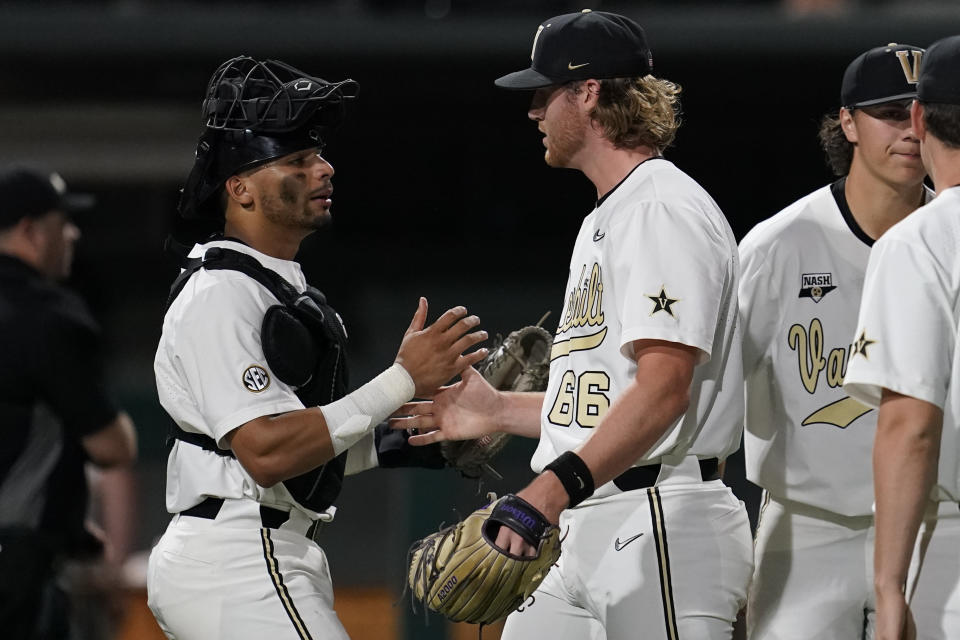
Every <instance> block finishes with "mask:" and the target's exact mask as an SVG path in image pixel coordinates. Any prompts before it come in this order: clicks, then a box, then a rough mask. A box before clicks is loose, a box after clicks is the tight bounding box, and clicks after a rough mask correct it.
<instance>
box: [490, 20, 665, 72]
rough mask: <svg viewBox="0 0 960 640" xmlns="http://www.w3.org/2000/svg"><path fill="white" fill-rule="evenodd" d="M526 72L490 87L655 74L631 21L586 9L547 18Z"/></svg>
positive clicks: (641, 36) (647, 49)
mask: <svg viewBox="0 0 960 640" xmlns="http://www.w3.org/2000/svg"><path fill="white" fill-rule="evenodd" d="M530 59H531V60H532V64H531V65H530V68H529V69H524V70H523V71H517V72H514V73H508V74H507V75H505V76H503V77H501V78H497V79H496V80H495V81H494V82H495V83H496V85H497V86H498V87H503V88H504V89H539V88H540V87H549V86H551V85H558V84H563V83H565V82H570V81H572V80H586V79H588V78H597V79H602V78H635V77H638V76H645V75H647V74H648V73H651V72H652V71H653V56H652V55H651V53H650V47H649V46H648V45H647V38H646V36H645V35H644V33H643V29H642V28H641V27H640V25H638V24H637V23H636V22H634V21H633V20H631V19H630V18H627V17H624V16H621V15H617V14H615V13H606V12H603V11H591V10H590V9H584V10H583V11H581V12H579V13H566V14H564V15H561V16H556V17H555V18H550V19H549V20H546V21H545V22H543V23H542V24H541V25H540V28H538V29H537V34H536V35H535V36H534V38H533V51H532V52H531V54H530Z"/></svg>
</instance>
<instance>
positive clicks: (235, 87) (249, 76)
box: [177, 56, 359, 219]
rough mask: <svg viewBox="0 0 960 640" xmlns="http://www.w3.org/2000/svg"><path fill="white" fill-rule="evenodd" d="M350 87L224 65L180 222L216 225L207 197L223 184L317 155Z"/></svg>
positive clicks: (215, 80)
mask: <svg viewBox="0 0 960 640" xmlns="http://www.w3.org/2000/svg"><path fill="white" fill-rule="evenodd" d="M358 90H359V86H358V85H357V83H356V82H354V81H353V80H349V79H348V80H343V81H342V82H327V81H326V80H324V79H322V78H317V77H314V76H310V75H307V74H306V73H304V72H302V71H300V70H298V69H295V68H294V67H291V66H290V65H288V64H286V63H283V62H280V61H278V60H265V61H262V62H261V61H258V60H254V59H253V58H250V57H247V56H240V57H237V58H233V59H232V60H228V61H226V62H224V63H223V64H222V65H220V68H218V69H217V70H216V71H215V72H214V73H213V76H212V77H211V78H210V82H209V84H208V85H207V93H206V97H205V99H204V101H203V110H202V114H203V124H204V127H205V129H204V132H203V134H201V136H200V140H199V142H198V144H197V153H196V161H195V162H194V165H193V169H192V170H191V171H190V175H189V176H188V177H187V182H186V185H184V187H183V190H182V192H181V194H180V204H179V205H178V207H177V209H178V211H179V212H180V215H182V216H183V217H184V218H188V219H199V218H219V217H221V216H222V213H223V212H222V211H221V210H220V207H219V206H218V204H217V202H216V198H214V196H215V195H216V194H217V193H219V191H220V188H221V187H222V186H223V183H224V182H226V180H227V178H229V177H230V176H232V175H236V174H237V173H239V172H241V171H245V170H248V169H252V168H254V167H256V166H258V165H261V164H264V163H266V162H269V161H270V160H274V159H276V158H280V157H283V156H285V155H288V154H290V153H295V152H297V151H302V150H304V149H310V148H312V147H316V148H318V149H320V148H322V147H323V140H324V136H326V135H327V134H328V133H329V132H330V131H331V130H333V129H334V128H335V127H336V126H337V125H338V124H340V122H341V121H342V120H343V117H344V112H345V101H346V100H348V99H351V98H355V97H356V96H357V93H358Z"/></svg>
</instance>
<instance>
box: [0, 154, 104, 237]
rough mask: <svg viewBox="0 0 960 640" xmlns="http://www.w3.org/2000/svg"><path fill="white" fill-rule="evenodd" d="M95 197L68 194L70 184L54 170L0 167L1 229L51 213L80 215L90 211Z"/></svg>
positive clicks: (14, 166) (16, 166) (17, 166)
mask: <svg viewBox="0 0 960 640" xmlns="http://www.w3.org/2000/svg"><path fill="white" fill-rule="evenodd" d="M93 204H94V199H93V196H91V195H87V194H81V193H70V192H69V191H67V183H66V182H64V181H63V178H61V177H60V175H59V174H57V173H54V172H52V171H45V170H41V169H36V168H31V167H25V166H21V165H13V166H7V167H2V168H0V229H6V228H8V227H12V226H13V225H15V224H17V223H18V222H19V221H20V220H21V219H22V218H27V217H30V218H38V217H40V216H42V215H45V214H47V213H49V212H51V211H63V212H64V213H78V212H80V211H85V210H87V209H90V208H91V207H92V206H93Z"/></svg>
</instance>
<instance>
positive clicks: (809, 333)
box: [787, 318, 849, 393]
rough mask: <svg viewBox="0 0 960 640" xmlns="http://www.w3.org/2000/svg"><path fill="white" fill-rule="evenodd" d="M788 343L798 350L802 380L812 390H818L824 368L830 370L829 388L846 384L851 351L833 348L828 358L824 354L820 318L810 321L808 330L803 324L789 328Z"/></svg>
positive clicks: (806, 387)
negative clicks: (845, 379)
mask: <svg viewBox="0 0 960 640" xmlns="http://www.w3.org/2000/svg"><path fill="white" fill-rule="evenodd" d="M787 344H789V345H790V348H791V349H793V350H794V351H796V352H797V363H798V365H799V368H800V380H801V381H802V382H803V387H804V389H806V390H807V391H808V392H809V393H814V392H815V391H816V390H817V382H818V381H819V379H820V373H821V372H822V371H823V370H824V369H826V371H827V384H828V385H829V386H830V387H833V388H836V387H839V386H840V385H842V384H843V376H844V375H846V372H847V360H848V355H849V353H848V350H847V349H840V348H837V349H831V350H830V353H829V354H827V357H826V358H824V357H823V325H822V324H821V322H820V319H819V318H814V319H813V320H811V321H810V328H809V330H808V329H806V328H805V327H804V326H803V325H801V324H795V325H793V326H792V327H790V332H789V333H788V334H787Z"/></svg>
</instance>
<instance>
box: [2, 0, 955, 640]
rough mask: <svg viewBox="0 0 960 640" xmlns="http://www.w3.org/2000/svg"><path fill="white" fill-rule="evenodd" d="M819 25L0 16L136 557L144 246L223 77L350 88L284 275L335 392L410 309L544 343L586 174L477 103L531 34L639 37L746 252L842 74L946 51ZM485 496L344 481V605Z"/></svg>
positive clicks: (391, 474)
mask: <svg viewBox="0 0 960 640" xmlns="http://www.w3.org/2000/svg"><path fill="white" fill-rule="evenodd" d="M794 4H798V3H794ZM837 4H838V8H836V9H834V10H830V11H827V12H825V13H820V12H813V13H809V14H799V13H797V12H791V11H788V9H787V8H786V7H785V6H781V5H779V4H778V3H775V2H710V3H704V4H702V5H700V4H694V3H690V2H669V1H665V2H661V3H655V2H632V3H629V2H619V3H617V2H600V1H599V0H593V1H584V2H583V3H582V4H575V3H570V2H564V1H556V0H539V1H534V0H524V1H517V2H507V1H506V0H500V1H490V2H480V1H474V2H471V1H468V0H467V1H459V0H429V1H426V2H424V1H423V0H419V1H413V0H409V1H402V2H390V1H387V0H366V1H363V0H341V1H337V2H322V1H318V2H309V3H308V2H259V3H258V2H233V3H228V2H209V3H199V2H198V3H195V4H189V3H174V2H162V1H155V2H147V1H142V2H137V1H125V2H124V1H118V2H90V3H87V2H72V3H71V2H60V3H46V2H43V3H41V2H4V3H0V59H2V60H3V63H2V65H0V161H2V162H11V161H29V162H33V163H41V164H44V165H46V166H49V167H51V168H54V169H57V170H59V171H60V172H61V173H62V174H63V176H64V177H65V178H66V179H67V181H68V183H69V184H70V185H71V186H72V187H73V188H74V189H76V190H83V191H87V192H90V193H94V194H95V195H96V196H97V198H98V202H99V205H98V207H97V209H96V211H95V212H92V213H90V214H89V215H87V216H86V217H84V218H83V219H81V220H80V223H81V224H80V226H81V228H82V230H83V233H84V236H83V239H82V240H81V243H80V245H79V248H78V255H77V260H76V265H75V270H74V277H73V278H72V280H71V285H72V286H73V287H75V288H76V289H78V290H79V291H80V292H81V293H82V294H83V295H84V296H85V297H86V298H87V299H88V301H89V302H90V304H91V306H92V307H93V310H94V312H95V314H96V315H97V317H98V318H99V319H100V320H101V322H102V324H103V326H104V328H105V333H106V339H107V346H108V350H109V367H110V372H111V375H110V380H111V382H112V385H113V390H114V392H115V394H116V397H117V398H118V400H119V402H120V404H122V405H123V406H124V407H125V408H127V409H128V410H129V412H130V413H131V414H132V416H133V418H134V420H135V422H136V424H137V426H138V430H139V437H140V445H141V456H140V462H139V464H138V482H139V494H140V496H141V499H140V507H139V509H140V512H139V514H138V541H139V544H138V547H139V548H141V549H142V550H144V551H146V550H147V549H149V547H150V545H151V543H152V541H153V539H154V538H155V537H156V536H158V535H159V534H160V533H161V532H162V530H163V527H164V526H165V525H166V521H167V518H168V516H167V514H166V513H165V510H164V506H163V474H164V462H165V456H164V437H165V432H166V426H167V422H166V421H167V418H166V416H165V414H164V413H163V412H162V410H161V409H160V407H159V405H158V403H157V400H156V394H155V389H154V386H153V377H152V360H153V350H154V348H155V345H156V342H157V339H158V336H159V330H160V322H161V318H162V315H163V308H164V299H165V295H166V289H167V287H168V285H169V283H170V281H171V280H172V278H173V277H174V276H175V274H176V267H175V266H174V263H173V261H172V260H170V259H168V258H166V257H165V256H164V253H163V250H162V245H163V241H164V238H165V237H166V236H167V235H169V234H171V233H172V234H174V235H175V236H176V237H177V238H179V239H180V240H181V241H187V240H191V239H194V237H195V236H196V235H197V234H199V233H200V232H201V231H202V230H201V229H198V228H195V227H189V226H186V225H184V224H182V223H180V222H179V221H178V220H177V218H176V214H175V205H176V201H177V195H178V187H179V184H180V182H181V181H182V179H183V177H184V176H185V175H186V173H187V172H188V171H189V168H190V166H191V162H192V154H193V145H194V142H195V139H196V136H197V135H198V134H199V131H200V127H199V125H200V123H199V111H200V100H201V96H202V92H203V89H204V87H205V84H206V81H207V78H208V77H209V75H210V73H211V72H212V71H213V69H214V68H216V66H217V65H218V64H219V63H220V62H222V61H223V60H225V59H227V58H229V57H232V56H235V55H239V54H247V55H252V56H254V57H258V58H262V57H271V58H278V59H281V60H284V61H286V62H289V63H291V64H293V65H294V66H297V67H299V68H302V69H304V70H306V71H308V72H311V73H315V74H317V75H321V76H323V77H326V78H328V79H331V80H339V79H342V78H345V77H351V78H353V79H355V80H357V81H358V82H359V83H360V87H361V91H360V97H359V99H358V100H357V101H356V102H355V104H353V105H352V108H351V110H350V112H349V118H348V121H347V123H346V124H345V125H344V126H343V127H342V129H341V130H340V132H339V135H338V137H337V138H336V139H334V140H333V141H331V144H330V145H329V148H328V150H327V153H326V154H325V156H326V157H327V158H328V159H329V160H330V161H331V162H332V163H333V165H334V166H335V168H336V171H337V174H336V177H335V179H334V184H335V189H336V190H335V193H334V207H333V213H334V224H333V226H332V227H330V228H329V229H327V230H325V231H323V232H321V233H319V234H317V235H316V236H315V237H312V238H310V239H309V240H308V241H307V242H305V243H304V245H303V248H302V251H301V255H300V259H301V262H302V264H303V266H304V269H305V271H306V272H307V275H308V278H309V280H310V281H311V282H312V283H313V284H315V285H316V286H318V287H319V288H320V289H322V290H324V291H325V292H326V293H327V295H328V297H329V299H330V300H331V302H332V303H333V305H334V306H336V307H337V309H338V310H339V311H340V312H341V314H342V315H343V317H344V319H345V320H346V322H347V326H348V329H349V330H350V333H351V340H352V355H353V371H352V373H353V378H354V380H355V381H363V380H366V379H369V378H370V377H371V376H372V375H374V374H375V373H377V372H378V371H380V370H382V369H383V368H384V367H385V366H387V365H388V364H389V363H390V362H391V361H392V358H393V356H394V354H395V350H396V346H397V345H398V343H399V339H400V336H401V335H402V332H403V330H404V328H405V327H406V325H407V323H408V321H409V317H410V316H411V315H412V313H413V311H414V308H415V306H416V300H417V297H418V296H419V295H425V296H427V297H428V299H429V300H430V304H431V309H432V310H433V313H432V314H431V315H432V316H435V314H436V313H437V312H439V311H441V310H443V309H445V308H447V307H448V306H451V305H454V304H465V305H467V306H468V307H469V309H470V310H471V311H472V312H474V313H476V314H478V315H479V316H480V317H481V318H482V319H483V321H484V325H485V327H486V328H487V329H488V330H489V331H490V333H491V334H496V333H504V332H507V331H509V330H510V329H512V328H515V327H517V326H520V325H522V324H528V323H534V322H536V321H537V320H538V319H539V318H540V316H541V315H542V314H543V313H544V312H546V311H552V313H553V315H552V316H551V319H550V320H548V322H547V325H548V326H549V327H550V328H551V329H552V328H554V327H555V324H556V320H557V316H558V314H559V312H560V306H561V303H562V301H563V296H564V292H563V287H564V284H565V279H566V270H567V263H568V258H569V252H570V249H571V246H572V242H573V239H574V237H575V234H576V231H577V228H578V226H579V221H580V219H581V218H582V216H583V215H585V214H586V213H587V212H588V211H589V210H590V209H591V207H592V204H593V201H594V198H595V193H593V192H592V188H591V186H590V184H589V183H588V182H587V180H586V179H585V178H583V177H582V176H581V175H580V174H578V173H575V172H571V171H564V170H551V169H549V168H547V167H546V166H545V165H544V163H543V161H542V155H543V147H542V145H541V143H540V135H539V134H538V133H537V131H536V126H535V125H534V124H533V123H531V122H530V121H529V120H527V118H526V109H527V104H528V99H529V94H526V93H511V92H505V91H501V90H498V89H495V88H494V86H493V79H494V78H495V77H497V76H498V75H501V74H503V73H506V72H509V71H513V70H516V69H520V68H522V67H525V66H526V65H527V64H528V63H529V50H530V43H531V39H532V36H533V33H534V31H535V29H536V27H537V25H538V24H539V22H540V21H541V20H542V19H544V18H547V17H549V16H551V15H556V14H559V13H564V12H567V11H572V10H578V9H580V8H582V7H584V6H587V7H592V8H594V9H603V10H610V11H617V12H620V13H625V14H627V15H630V16H631V17H633V18H635V19H637V20H638V21H639V22H640V23H641V24H642V25H644V27H645V28H646V29H647V33H648V38H649V40H650V43H651V46H652V48H653V52H654V66H655V73H656V74H657V75H659V76H662V77H666V78H669V79H671V80H673V81H675V82H677V83H679V84H680V85H682V87H683V98H682V99H683V120H684V124H683V127H682V128H681V129H680V132H679V135H678V137H677V140H676V142H675V144H674V146H673V147H672V148H670V149H669V150H667V153H666V155H667V157H668V158H669V159H671V160H673V161H674V162H675V163H677V164H678V165H679V166H680V167H681V168H683V169H684V170H686V171H687V172H689V173H690V174H691V175H692V176H693V177H694V178H696V179H697V180H698V181H700V182H701V183H702V184H703V185H704V186H705V187H706V188H707V190H708V191H709V192H710V193H711V194H712V195H713V196H714V198H715V199H716V200H717V202H718V203H719V204H720V206H721V208H722V209H723V211H724V212H725V213H726V214H727V216H728V218H729V220H730V223H731V225H732V226H733V228H734V231H735V232H736V234H737V237H738V238H740V237H742V235H743V234H744V233H746V231H748V230H749V229H750V228H751V226H752V225H753V224H755V223H756V222H758V221H759V220H761V219H763V218H765V217H768V216H770V215H772V214H773V213H775V212H776V211H778V210H779V209H780V208H782V207H783V206H785V205H787V204H789V203H790V202H792V201H793V200H795V199H796V198H797V197H799V196H801V195H803V194H805V193H808V192H809V191H811V190H813V189H814V188H816V187H818V186H820V185H822V184H825V183H826V182H827V181H829V180H830V178H831V176H830V174H829V172H828V170H827V169H826V166H825V165H824V162H823V160H822V154H821V152H820V150H819V148H818V145H817V141H816V131H817V124H818V120H819V119H820V117H821V116H822V115H823V114H824V113H826V112H828V111H835V110H836V109H837V107H838V106H839V104H838V100H839V98H838V94H839V83H840V78H841V75H842V73H843V69H844V67H845V66H846V64H847V63H848V62H849V61H850V60H851V59H852V58H853V57H854V56H856V55H857V54H858V53H860V52H861V51H863V50H865V49H867V48H870V47H873V46H878V45H882V44H886V43H887V42H894V41H895V42H900V43H909V44H915V45H920V46H926V45H927V44H929V43H930V42H932V41H933V40H936V39H938V38H940V37H943V36H945V35H950V34H953V33H957V32H960V9H958V5H957V4H956V2H955V1H949V2H942V3H941V2H913V3H910V4H907V3H898V2H866V1H863V2H853V1H851V2H841V3H837ZM6 366H11V365H10V363H7V365H6ZM532 449H533V443H532V442H520V441H514V443H512V444H511V445H510V446H509V447H508V449H507V451H506V452H505V453H504V454H503V456H502V458H501V459H500V461H499V462H498V464H497V468H498V469H499V470H500V471H501V472H502V473H503V474H504V476H505V479H504V480H503V481H499V482H497V481H494V482H488V483H487V484H486V485H485V486H484V487H483V491H487V490H494V491H497V492H501V493H502V492H506V491H510V490H515V489H517V488H519V486H520V485H521V483H523V482H525V481H526V479H528V478H529V477H530V475H531V472H530V471H529V469H528V467H527V461H528V458H529V454H530V452H531V451H532ZM740 465H742V462H741V463H739V464H738V462H737V461H736V460H734V461H732V462H731V468H730V469H729V470H728V479H729V481H730V482H731V483H732V484H734V485H735V487H736V489H737V491H738V492H739V493H740V495H741V496H742V497H743V498H744V499H746V500H747V501H748V502H749V503H750V504H751V506H755V504H756V498H757V493H756V491H755V489H751V488H750V487H748V486H747V485H746V483H745V482H744V481H743V479H742V469H741V468H740ZM481 499H482V496H480V495H477V486H476V484H475V483H472V482H469V481H466V480H462V479H460V478H459V477H457V476H456V474H454V473H451V472H413V473H409V472H403V471H375V472H371V473H367V474H364V475H363V476H361V477H358V478H354V479H352V480H351V481H348V483H347V485H346V489H345V491H344V493H343V497H342V499H341V501H340V505H339V507H340V511H339V513H338V516H337V520H336V522H335V524H334V525H332V526H330V527H328V528H327V530H326V532H325V533H324V540H323V546H324V548H325V549H326V551H327V553H328V556H329V558H330V561H331V564H332V570H333V576H334V584H335V586H336V587H337V588H338V597H340V594H341V592H342V593H344V594H347V595H345V596H344V598H347V599H348V598H349V597H350V596H349V594H350V593H354V592H351V591H350V590H351V589H353V590H355V593H364V589H379V590H380V591H379V592H380V593H383V592H385V593H387V594H389V595H390V596H391V600H392V599H397V598H399V596H400V588H401V586H402V583H403V578H404V576H403V568H404V558H405V553H406V548H407V546H408V545H409V543H410V542H411V541H412V540H413V539H415V538H417V537H420V536H422V535H424V534H426V533H428V532H429V531H432V530H434V529H435V528H436V527H437V526H438V525H439V524H440V523H441V522H443V521H446V522H448V523H449V522H451V521H453V520H454V519H455V518H456V517H457V515H456V514H457V513H460V514H464V513H466V512H469V511H470V510H472V509H473V508H474V507H475V506H477V505H478V504H479V502H480V500H481ZM391 611H392V614H391V615H393V616H395V617H396V619H397V620H398V622H397V623H396V624H397V633H398V636H397V637H405V638H411V639H412V638H442V637H445V635H444V634H445V633H448V631H447V630H446V629H445V627H444V625H442V624H441V623H440V621H439V619H437V618H435V617H434V618H433V619H432V620H431V624H430V626H424V624H423V622H422V621H421V620H414V619H412V618H411V617H409V616H408V615H407V614H406V613H405V611H406V607H405V603H400V604H399V605H397V607H395V608H392V609H391ZM355 634H356V635H355V637H356V638H360V637H364V636H363V635H362V634H363V632H362V631H356V632H355Z"/></svg>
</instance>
